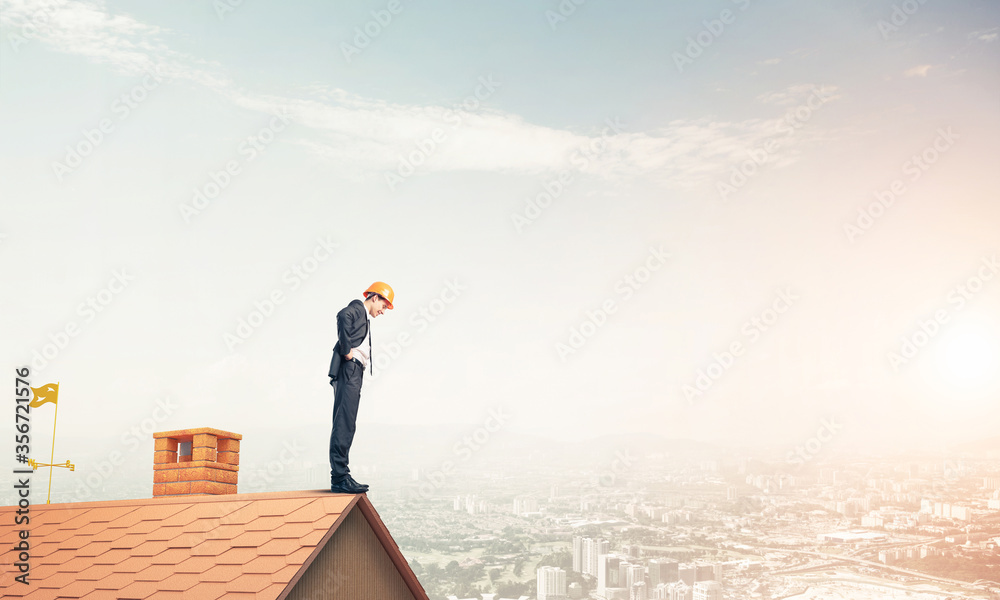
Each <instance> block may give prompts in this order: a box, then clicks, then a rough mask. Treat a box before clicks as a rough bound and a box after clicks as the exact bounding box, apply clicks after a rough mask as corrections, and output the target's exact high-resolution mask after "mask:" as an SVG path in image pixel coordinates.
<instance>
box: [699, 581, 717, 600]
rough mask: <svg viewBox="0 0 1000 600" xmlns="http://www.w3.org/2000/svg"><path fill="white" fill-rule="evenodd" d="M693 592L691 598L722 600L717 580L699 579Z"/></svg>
mask: <svg viewBox="0 0 1000 600" xmlns="http://www.w3.org/2000/svg"><path fill="white" fill-rule="evenodd" d="M693 592H694V594H693V595H694V598H693V599H692V600H722V584H720V583H719V582H718V581H699V582H698V583H696V584H694V590H693Z"/></svg>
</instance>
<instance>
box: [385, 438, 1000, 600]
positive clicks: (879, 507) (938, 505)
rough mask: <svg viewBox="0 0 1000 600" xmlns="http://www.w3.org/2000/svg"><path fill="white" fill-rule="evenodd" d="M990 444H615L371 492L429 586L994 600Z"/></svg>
mask: <svg viewBox="0 0 1000 600" xmlns="http://www.w3.org/2000/svg"><path fill="white" fill-rule="evenodd" d="M993 448H994V449H993V450H992V453H991V454H983V455H981V456H980V458H979V459H969V458H955V459H944V460H940V459H938V460H934V459H929V458H928V459H915V458H912V457H910V458H902V457H901V458H895V459H894V458H892V457H882V458H875V457H871V458H867V459H860V458H858V459H853V460H852V459H844V460H829V461H825V464H823V465H822V466H818V467H817V468H815V469H801V470H796V469H795V468H794V465H790V464H789V463H788V462H785V463H783V464H782V463H776V462H766V461H761V460H757V459H753V458H749V457H746V456H742V457H741V456H739V455H737V454H733V455H730V456H724V457H717V458H699V457H698V456H697V454H698V453H695V452H691V453H684V452H679V453H672V454H669V455H668V454H661V453H650V454H645V455H638V454H635V455H633V454H631V453H629V452H630V451H626V450H620V451H617V454H616V455H613V456H612V457H611V459H610V460H606V461H605V462H604V467H605V469H604V471H603V472H602V471H600V470H591V471H588V470H587V469H586V468H581V469H576V470H571V469H567V470H565V471H559V470H556V469H552V468H546V467H543V466H541V465H539V466H538V467H536V468H535V469H534V470H533V471H532V473H530V474H528V475H529V476H528V477H527V478H525V477H524V475H525V473H524V472H523V469H518V470H519V471H520V472H521V474H522V477H521V478H520V479H519V480H515V479H514V478H512V477H511V476H510V475H509V472H510V471H509V470H507V469H504V468H503V467H497V468H491V469H489V470H486V471H482V472H480V473H469V480H468V481H467V482H464V484H463V487H464V485H467V486H469V488H470V489H475V490H477V491H476V492H475V493H457V494H455V495H453V496H451V497H448V496H446V494H444V493H442V494H440V495H436V496H433V497H428V498H422V497H421V495H420V493H419V486H418V485H416V484H415V483H414V484H411V485H410V486H409V487H406V486H404V487H403V488H402V489H400V490H399V492H397V493H391V494H386V495H385V496H386V497H385V498H384V499H383V500H382V502H383V503H384V504H385V505H387V506H391V507H392V510H391V517H390V518H389V520H388V521H387V523H389V526H390V527H392V528H393V530H394V531H396V532H397V534H396V537H397V540H398V541H399V543H400V546H401V549H402V550H403V552H404V554H406V555H407V556H408V558H409V559H410V561H411V566H412V567H413V568H414V570H415V571H416V572H417V573H418V574H419V575H420V577H421V581H422V582H423V583H424V585H425V587H426V588H427V589H428V593H429V595H430V596H431V597H432V598H442V599H444V598H449V599H453V598H460V599H464V598H479V597H480V595H482V597H489V596H487V595H486V594H489V593H494V594H498V597H499V598H515V599H516V598H525V597H526V598H535V599H537V600H553V599H559V600H562V599H565V598H574V599H579V598H593V599H607V600H612V599H614V600H620V599H624V600H646V599H654V598H655V599H660V598H665V599H670V600H709V599H713V600H717V599H734V600H735V599H750V598H761V599H772V598H773V599H778V598H783V599H795V600H806V599H826V598H830V599H832V598H850V599H855V600H865V599H869V598H870V599H876V598H887V597H897V596H898V597H906V598H917V599H920V600H931V599H942V600H943V599H945V598H951V599H958V598H970V599H971V598H982V599H995V598H1000V549H998V548H1000V464H998V462H997V460H996V457H997V451H998V450H1000V447H998V446H997V445H996V441H994V445H993ZM789 467H792V468H789ZM512 468H516V466H515V465H508V469H512ZM421 475H422V474H420V473H414V474H413V477H415V478H416V479H415V480H414V481H416V480H419V478H420V476H421ZM455 487H459V486H458V485H457V484H456V486H455ZM531 488H534V490H535V491H529V490H530V489H531ZM442 491H445V490H442ZM379 496H380V495H379V494H376V497H379ZM387 512H389V511H387ZM457 581H462V582H467V583H465V584H464V587H463V588H461V589H456V584H457ZM458 585H462V584H458Z"/></svg>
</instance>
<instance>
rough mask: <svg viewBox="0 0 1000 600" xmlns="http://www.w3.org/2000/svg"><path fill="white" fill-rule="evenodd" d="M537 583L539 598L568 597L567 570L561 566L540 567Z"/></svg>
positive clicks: (562, 598) (555, 599)
mask: <svg viewBox="0 0 1000 600" xmlns="http://www.w3.org/2000/svg"><path fill="white" fill-rule="evenodd" d="M536 583H537V586H538V594H537V596H538V600H565V599H566V571H564V570H562V569H560V568H559V567H539V569H538V572H537V574H536Z"/></svg>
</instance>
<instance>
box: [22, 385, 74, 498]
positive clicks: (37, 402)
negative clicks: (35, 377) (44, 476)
mask: <svg viewBox="0 0 1000 600" xmlns="http://www.w3.org/2000/svg"><path fill="white" fill-rule="evenodd" d="M31 391H32V392H34V394H35V399H34V400H32V401H31V402H30V403H28V406H29V407H30V408H38V407H39V406H41V405H43V404H46V403H49V402H51V403H52V404H55V405H56V412H55V415H54V416H53V417H52V454H51V455H50V456H49V462H47V463H40V462H37V461H35V460H32V459H28V464H29V465H31V468H32V470H37V469H38V467H48V468H49V491H48V494H47V495H46V496H45V503H46V504H51V503H52V467H64V468H67V469H69V470H70V471H75V470H76V465H74V464H73V463H71V462H69V461H68V460H67V461H66V462H65V463H59V464H56V463H54V462H52V461H54V460H55V456H56V422H57V421H58V419H59V383H58V382H56V383H47V384H45V385H43V386H40V387H36V388H31Z"/></svg>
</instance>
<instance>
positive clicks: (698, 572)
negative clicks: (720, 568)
mask: <svg viewBox="0 0 1000 600" xmlns="http://www.w3.org/2000/svg"><path fill="white" fill-rule="evenodd" d="M713 579H715V569H713V568H712V565H709V564H705V563H700V564H697V565H695V572H694V580H695V581H712V580H713Z"/></svg>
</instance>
